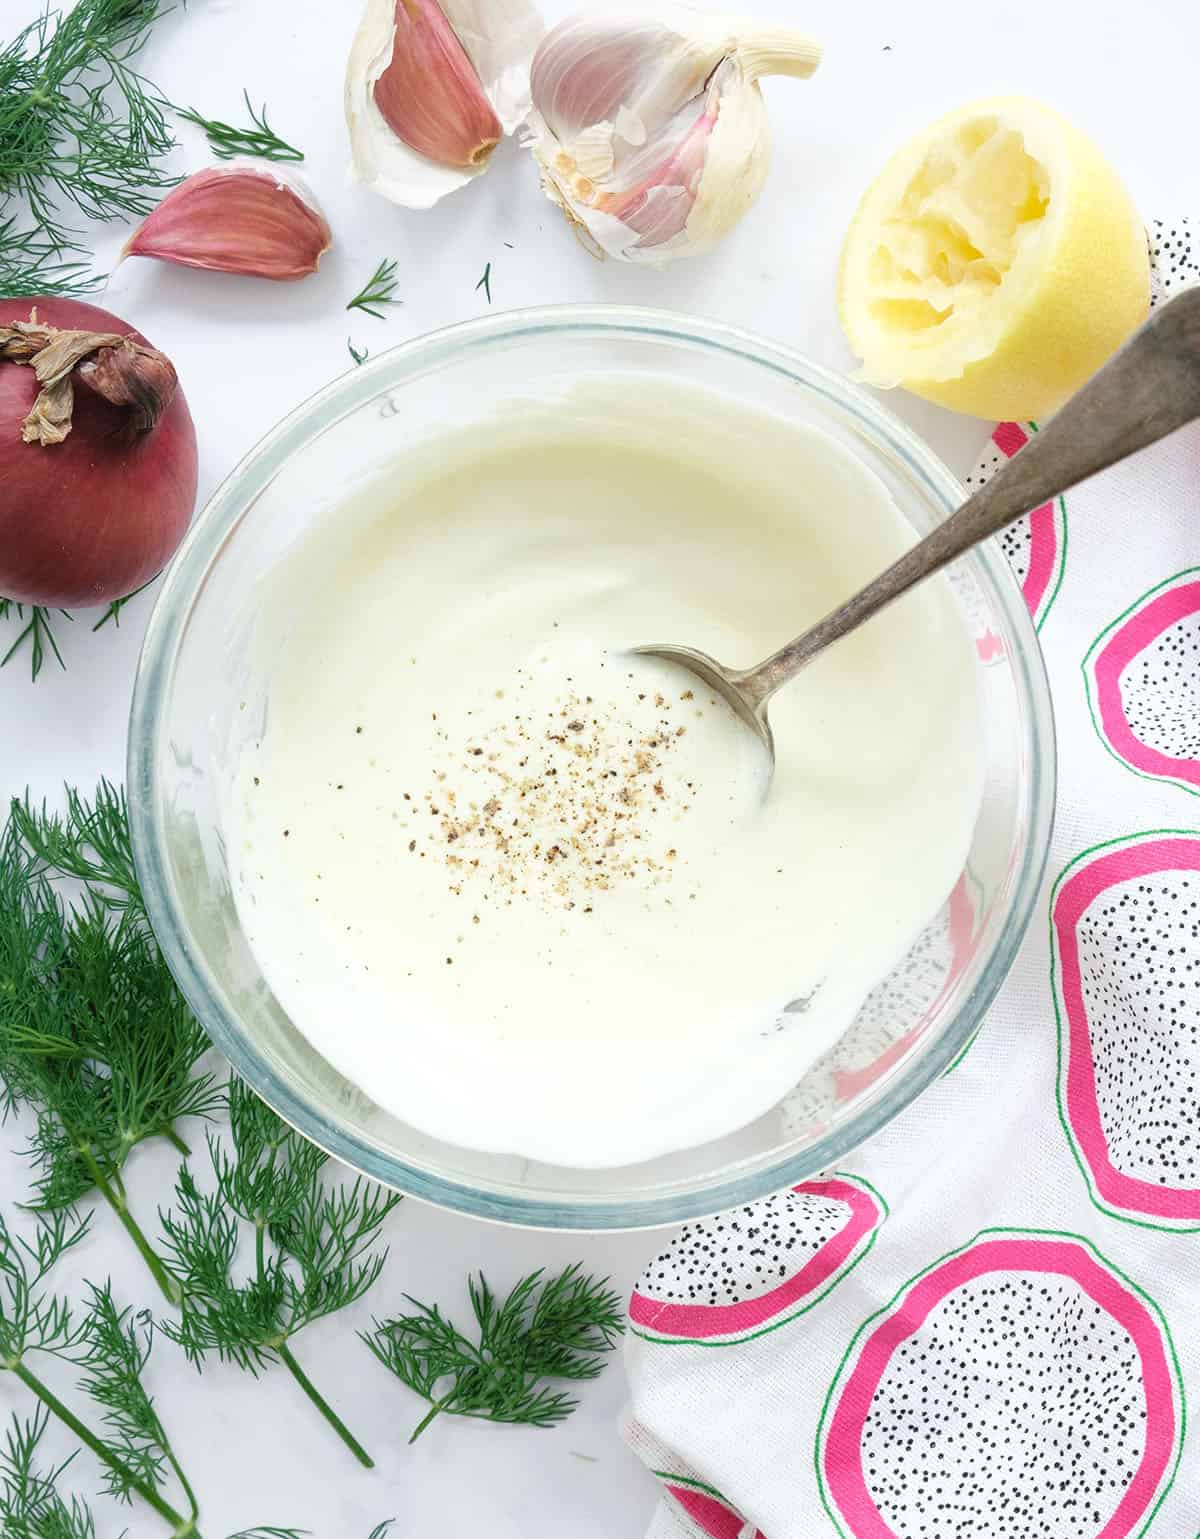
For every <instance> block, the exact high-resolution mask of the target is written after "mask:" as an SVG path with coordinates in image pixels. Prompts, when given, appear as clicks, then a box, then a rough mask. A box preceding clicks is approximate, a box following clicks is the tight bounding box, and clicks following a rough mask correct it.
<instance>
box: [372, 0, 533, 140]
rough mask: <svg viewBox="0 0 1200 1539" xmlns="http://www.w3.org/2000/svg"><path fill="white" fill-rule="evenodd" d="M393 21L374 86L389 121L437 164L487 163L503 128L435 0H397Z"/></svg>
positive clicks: (377, 102) (501, 134)
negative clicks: (385, 56) (386, 58)
mask: <svg viewBox="0 0 1200 1539" xmlns="http://www.w3.org/2000/svg"><path fill="white" fill-rule="evenodd" d="M395 27H396V30H395V35H394V40H393V43H392V57H391V60H390V62H389V63H388V66H387V68H386V69H385V70H384V71H383V73H382V74H381V75H380V76H379V78H378V79H377V80H376V82H375V84H374V87H373V93H374V97H375V104H376V106H377V107H378V108H379V110H380V112H381V113H382V114H383V119H384V122H385V123H387V125H388V127H389V128H391V129H392V131H393V132H394V133H395V134H396V135H397V136H398V137H399V138H401V139H403V141H404V143H405V144H407V145H408V146H409V148H410V149H413V150H416V151H417V153H418V154H419V155H424V156H426V157H427V158H428V159H429V160H432V161H436V162H437V164H438V165H440V166H457V167H460V168H462V169H464V170H466V169H474V168H476V167H479V166H482V165H484V164H486V162H487V161H488V159H489V158H490V156H491V153H492V151H493V150H494V149H495V148H496V146H497V144H499V142H500V140H501V138H502V137H503V135H504V130H503V128H502V127H501V126H500V119H499V118H498V117H497V116H496V114H495V112H494V111H493V109H492V104H491V102H490V101H488V99H487V97H486V96H485V95H484V92H483V86H482V85H481V84H480V83H479V75H478V74H477V73H476V70H475V66H474V65H473V64H472V63H471V60H470V59H469V57H468V56H467V51H466V49H465V48H464V47H463V45H462V44H461V43H460V42H459V40H458V35H457V34H456V33H455V31H454V29H453V27H451V25H450V23H449V22H448V21H447V20H446V17H445V13H444V12H443V11H442V8H441V6H440V5H439V4H438V0H395Z"/></svg>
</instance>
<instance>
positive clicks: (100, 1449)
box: [13, 1363, 200, 1539]
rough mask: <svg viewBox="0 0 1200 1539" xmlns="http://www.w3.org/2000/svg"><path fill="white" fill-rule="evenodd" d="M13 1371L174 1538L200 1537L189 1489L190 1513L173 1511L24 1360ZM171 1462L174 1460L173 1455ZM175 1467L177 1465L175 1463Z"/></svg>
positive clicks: (192, 1538) (195, 1538)
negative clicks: (166, 1524)
mask: <svg viewBox="0 0 1200 1539" xmlns="http://www.w3.org/2000/svg"><path fill="white" fill-rule="evenodd" d="M13 1372H14V1373H15V1374H16V1376H17V1378H18V1379H20V1381H21V1383H22V1384H24V1386H25V1388H26V1389H28V1390H29V1391H30V1392H31V1393H32V1394H34V1395H36V1396H37V1398H38V1399H39V1400H40V1401H41V1402H42V1404H43V1405H44V1406H45V1407H46V1409H47V1410H48V1411H50V1412H51V1413H52V1414H53V1415H55V1416H57V1417H58V1419H59V1421H61V1422H62V1423H63V1425H64V1426H66V1427H68V1428H69V1429H70V1430H71V1431H72V1432H73V1433H74V1434H75V1436H76V1437H77V1438H78V1439H79V1441H80V1442H81V1443H82V1444H83V1445H84V1447H85V1448H90V1449H91V1451H92V1452H93V1453H94V1454H95V1455H96V1457H97V1459H99V1460H100V1462H101V1463H102V1464H106V1465H107V1466H108V1468H109V1469H110V1470H113V1471H115V1472H116V1473H117V1474H118V1475H119V1476H120V1477H121V1480H122V1481H123V1482H125V1483H127V1484H128V1486H129V1488H130V1490H133V1491H136V1492H137V1494H138V1495H139V1496H140V1497H141V1498H142V1500H143V1501H144V1502H145V1503H146V1504H147V1506H150V1507H153V1509H154V1510H155V1512H157V1513H158V1515H159V1517H160V1518H162V1519H163V1520H164V1521H165V1522H167V1523H170V1525H171V1527H172V1530H173V1533H174V1536H175V1539H200V1531H199V1529H198V1528H197V1527H196V1512H195V1506H194V1499H193V1498H192V1495H191V1491H190V1489H189V1492H188V1498H189V1501H192V1503H193V1512H192V1515H191V1517H186V1518H185V1517H184V1516H183V1514H182V1513H180V1512H176V1511H175V1509H174V1507H172V1506H171V1504H170V1503H169V1502H167V1501H165V1500H164V1499H163V1498H162V1497H161V1496H160V1495H159V1494H158V1492H157V1491H156V1490H155V1489H154V1487H153V1486H152V1485H149V1484H147V1482H146V1481H144V1480H143V1479H142V1478H141V1477H140V1476H139V1475H137V1474H135V1472H134V1471H133V1470H131V1469H129V1467H128V1466H127V1465H125V1464H123V1463H122V1462H121V1460H120V1459H118V1458H117V1457H116V1455H115V1454H113V1453H112V1452H111V1450H110V1449H108V1448H107V1447H106V1446H105V1445H104V1443H102V1442H101V1441H100V1439H99V1438H98V1437H97V1436H96V1435H95V1433H94V1432H92V1431H90V1430H89V1429H88V1428H87V1427H85V1426H84V1424H83V1422H81V1421H80V1420H79V1418H78V1416H76V1415H75V1413H74V1411H72V1410H70V1409H69V1407H67V1406H65V1405H64V1404H63V1402H62V1401H61V1400H60V1399H59V1398H58V1396H57V1395H56V1394H55V1393H54V1391H53V1390H52V1389H50V1388H49V1387H48V1386H47V1385H45V1384H43V1383H42V1381H41V1379H39V1378H38V1377H37V1375H36V1374H34V1373H31V1372H30V1371H29V1369H28V1368H26V1366H25V1364H24V1363H17V1364H16V1366H15V1367H14V1368H13ZM171 1462H172V1464H174V1463H175V1461H174V1459H172V1461H171ZM175 1467H176V1469H178V1465H176V1466H175ZM185 1485H186V1482H185Z"/></svg>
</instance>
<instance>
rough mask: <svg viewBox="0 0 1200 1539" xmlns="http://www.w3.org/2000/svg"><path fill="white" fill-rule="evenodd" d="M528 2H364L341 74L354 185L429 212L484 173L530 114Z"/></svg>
mask: <svg viewBox="0 0 1200 1539" xmlns="http://www.w3.org/2000/svg"><path fill="white" fill-rule="evenodd" d="M544 30H545V28H544V26H543V23H542V20H541V17H540V16H539V14H538V12H537V10H536V9H535V8H534V6H533V5H532V3H531V0H367V7H366V10H365V12H364V14H363V18H362V21H361V22H360V24H359V28H358V32H357V34H356V36H355V39H354V45H353V47H352V49H351V52H350V59H349V62H348V64H347V67H346V87H345V109H346V123H347V126H348V127H349V130H350V145H351V152H352V157H353V169H354V173H355V175H356V176H357V177H358V179H359V180H360V181H362V182H365V183H366V184H367V185H368V186H370V187H372V188H374V189H375V190H376V191H377V192H380V193H382V194H383V196H384V197H387V198H390V199H391V200H392V201H393V202H395V203H399V204H401V205H403V206H404V207H407V208H430V207H432V205H433V204H434V203H436V202H437V201H438V199H439V198H442V197H444V196H445V195H446V194H447V193H448V192H453V191H455V189H456V188H458V187H462V186H464V185H465V184H466V183H467V182H468V181H470V180H471V179H472V178H474V177H476V176H479V175H480V174H481V173H482V172H483V171H485V170H486V169H487V165H488V162H489V160H490V159H491V152H492V150H493V148H494V147H495V144H496V143H497V142H498V141H499V139H500V138H501V137H502V136H503V135H504V134H506V133H511V132H512V131H513V130H514V129H515V128H516V127H517V126H518V125H519V124H521V123H522V122H523V121H524V120H525V117H526V115H527V113H528V111H529V62H530V60H531V59H532V57H533V52H534V49H535V48H536V47H537V44H538V40H539V39H540V38H541V36H542V33H543V31H544Z"/></svg>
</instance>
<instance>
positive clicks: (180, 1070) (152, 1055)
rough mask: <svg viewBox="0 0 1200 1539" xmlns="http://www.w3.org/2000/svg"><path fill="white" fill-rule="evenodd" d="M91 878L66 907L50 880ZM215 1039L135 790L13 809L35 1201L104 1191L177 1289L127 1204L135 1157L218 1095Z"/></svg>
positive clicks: (6, 907)
mask: <svg viewBox="0 0 1200 1539" xmlns="http://www.w3.org/2000/svg"><path fill="white" fill-rule="evenodd" d="M60 876H68V877H74V878H76V879H77V880H79V881H81V882H82V883H83V884H84V886H83V892H82V895H81V896H80V897H79V899H78V900H77V902H76V903H75V905H74V906H69V905H67V904H65V903H64V902H63V901H62V899H61V898H60V896H59V894H58V893H57V892H56V891H55V889H54V886H53V884H52V879H53V878H57V877H60ZM207 1049H208V1039H207V1038H206V1036H205V1034H204V1032H203V1030H202V1029H201V1027H200V1025H199V1023H198V1022H197V1021H196V1019H195V1017H194V1016H193V1015H192V1013H191V1011H190V1010H189V1009H188V1007H187V1004H186V1002H185V1000H184V999H183V996H182V995H181V994H180V992H179V990H178V987H177V986H176V984H175V980H174V979H173V978H172V976H171V973H170V971H169V969H168V968H167V965H166V963H165V962H164V961H163V958H162V955H161V953H160V951H159V949H158V946H157V944H156V942H155V940H154V937H153V935H152V933H151V931H150V927H149V924H148V922H147V920H146V917H145V913H144V910H143V909H142V905H141V897H140V893H139V892H138V888H137V881H136V877H135V875H134V872H133V859H132V853H131V850H130V847H129V830H128V823H127V820H126V816H125V803H124V797H123V795H122V794H121V793H119V792H117V791H115V790H114V789H113V787H112V786H110V785H109V784H108V783H107V782H101V785H100V787H99V789H98V791H97V794H96V797H95V800H94V802H93V803H91V804H89V803H88V802H87V801H85V800H84V798H82V797H81V796H80V795H79V794H78V792H75V791H71V792H69V793H68V807H67V813H66V815H65V816H63V817H58V816H56V815H52V814H50V813H48V812H47V811H46V810H45V809H44V808H42V809H37V808H35V807H33V806H32V805H30V804H29V803H27V802H26V803H20V802H14V804H13V807H12V810H11V814H10V817H9V819H8V823H7V825H6V828H5V830H4V833H3V835H0V1111H4V1112H7V1111H10V1110H12V1109H14V1108H17V1107H26V1108H28V1109H29V1110H30V1111H31V1112H32V1113H33V1116H34V1130H33V1134H32V1138H31V1142H30V1146H29V1149H28V1151H27V1152H28V1153H29V1154H30V1155H31V1156H32V1159H33V1162H34V1166H35V1172H36V1174H35V1179H34V1192H35V1197H34V1203H33V1206H34V1207H35V1208H37V1209H39V1210H41V1211H45V1212H54V1211H60V1210H62V1209H67V1208H71V1207H73V1206H74V1205H75V1204H76V1203H78V1202H79V1201H80V1200H81V1199H82V1198H83V1197H85V1196H87V1194H88V1193H89V1192H91V1191H93V1190H95V1191H96V1192H98V1193H99V1195H100V1196H101V1197H102V1198H103V1199H104V1201H105V1202H107V1203H108V1205H109V1206H110V1207H111V1208H112V1210H113V1212H114V1213H115V1214H116V1215H117V1217H118V1219H119V1220H120V1222H121V1224H122V1225H123V1227H124V1228H125V1231H126V1233H127V1234H128V1235H129V1238H130V1239H131V1240H132V1242H133V1244H134V1245H135V1246H136V1248H137V1250H138V1252H139V1254H140V1255H141V1257H142V1259H143V1261H144V1262H145V1263H146V1266H147V1267H148V1268H149V1270H150V1272H151V1274H152V1276H153V1277H154V1279H155V1281H156V1282H157V1283H158V1286H159V1288H160V1289H161V1290H162V1292H163V1294H164V1296H165V1297H166V1298H167V1299H169V1300H170V1301H171V1302H173V1303H177V1302H178V1301H179V1297H180V1288H179V1283H178V1280H177V1279H175V1278H173V1277H172V1276H171V1274H170V1272H169V1270H168V1269H167V1267H166V1266H165V1265H164V1264H163V1261H162V1259H161V1258H160V1257H159V1256H158V1255H157V1253H156V1252H155V1251H154V1250H153V1248H152V1247H151V1245H150V1243H149V1241H148V1240H147V1238H146V1235H145V1233H144V1231H143V1230H142V1228H141V1226H140V1225H139V1224H138V1222H137V1220H136V1219H135V1218H134V1216H133V1214H132V1212H131V1211H130V1207H129V1202H128V1198H127V1195H126V1191H125V1186H124V1183H123V1180H122V1175H121V1172H122V1169H123V1167H124V1165H125V1162H126V1160H127V1159H128V1158H129V1155H130V1153H131V1152H132V1151H133V1150H134V1149H135V1148H136V1147H137V1146H138V1145H139V1144H141V1143H144V1142H146V1141H147V1140H148V1139H152V1138H165V1139H167V1140H168V1141H169V1142H171V1143H172V1144H174V1145H175V1147H176V1148H177V1149H179V1150H180V1152H181V1153H183V1154H185V1155H186V1154H187V1152H188V1148H187V1145H186V1144H185V1143H184V1142H183V1140H182V1139H181V1138H180V1136H179V1134H178V1132H177V1131H176V1123H178V1122H179V1121H181V1120H182V1119H184V1118H186V1117H208V1116H211V1115H212V1113H213V1112H214V1111H216V1110H217V1108H218V1107H219V1105H220V1103H221V1092H220V1089H219V1087H218V1086H217V1085H216V1084H215V1083H214V1079H213V1076H212V1075H211V1074H209V1073H204V1072H199V1071H198V1068H197V1065H198V1063H199V1060H200V1059H201V1057H202V1056H203V1054H204V1053H205V1052H206V1051H207Z"/></svg>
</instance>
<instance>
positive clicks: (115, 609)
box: [92, 577, 157, 631]
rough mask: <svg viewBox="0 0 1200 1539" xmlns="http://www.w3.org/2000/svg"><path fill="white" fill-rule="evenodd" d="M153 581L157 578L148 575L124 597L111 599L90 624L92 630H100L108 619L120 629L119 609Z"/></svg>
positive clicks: (143, 591) (142, 591)
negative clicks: (96, 618)
mask: <svg viewBox="0 0 1200 1539" xmlns="http://www.w3.org/2000/svg"><path fill="white" fill-rule="evenodd" d="M155 581H157V578H155V577H148V578H147V579H146V581H145V582H144V583H143V584H142V586H141V587H140V588H135V589H134V590H133V592H132V593H127V594H126V595H125V596H124V598H119V599H113V600H112V602H111V603H110V604H109V606H108V608H107V609H106V610H105V611H104V613H103V614H102V615H101V616H100V618H99V619H98V620H97V621H96V623H95V625H93V626H92V630H93V631H98V630H102V629H103V628H104V626H106V625H107V624H108V622H109V621H110V620H111V621H112V623H113V624H114V625H115V626H116V627H117V629H118V630H120V628H121V611H122V610H123V609H124V608H125V605H126V604H128V603H129V601H130V599H135V598H137V596H138V594H139V593H145V591H146V589H147V588H148V587H149V586H150V584H151V583H152V582H155Z"/></svg>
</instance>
